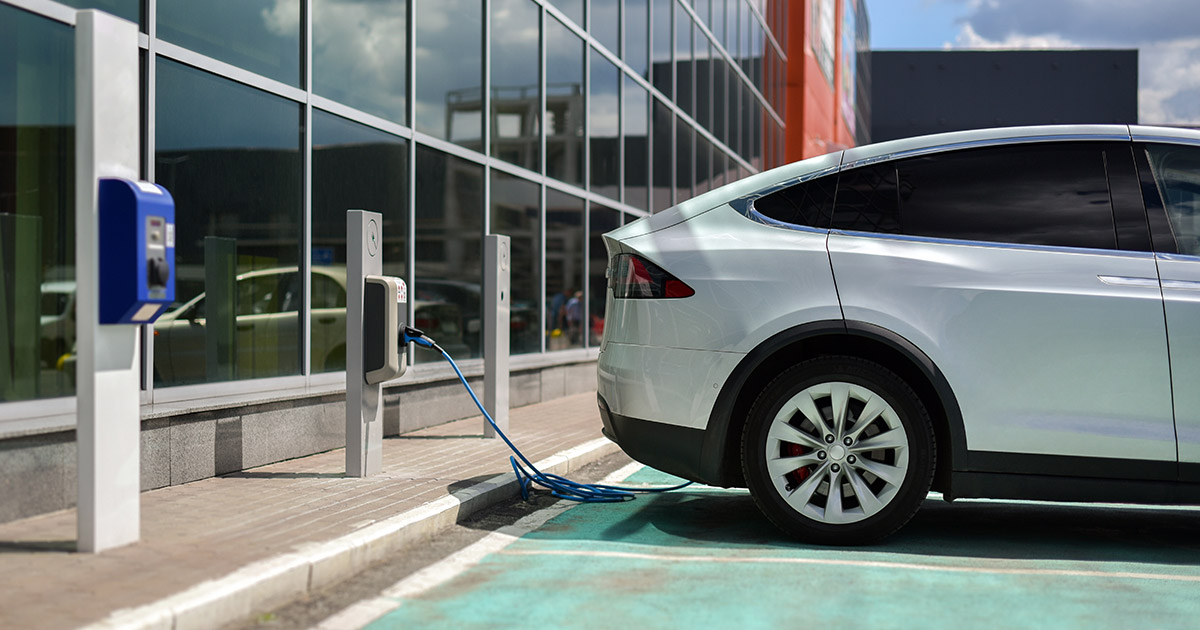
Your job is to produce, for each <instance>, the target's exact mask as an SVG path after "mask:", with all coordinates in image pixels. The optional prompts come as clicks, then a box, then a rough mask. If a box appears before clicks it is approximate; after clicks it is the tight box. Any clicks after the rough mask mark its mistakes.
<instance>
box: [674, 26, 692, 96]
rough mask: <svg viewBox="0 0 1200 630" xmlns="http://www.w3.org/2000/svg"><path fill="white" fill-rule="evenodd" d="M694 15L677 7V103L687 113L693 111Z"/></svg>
mask: <svg viewBox="0 0 1200 630" xmlns="http://www.w3.org/2000/svg"><path fill="white" fill-rule="evenodd" d="M694 72H695V64H694V63H693V62H692V17H691V16H690V15H688V12H687V11H685V10H683V8H682V7H676V8H675V104H676V105H679V107H680V109H682V110H683V111H684V113H686V114H687V115H689V116H691V115H692V114H693V113H694V112H693V111H692V84H693V83H694V79H693V78H692V75H693V73H694Z"/></svg>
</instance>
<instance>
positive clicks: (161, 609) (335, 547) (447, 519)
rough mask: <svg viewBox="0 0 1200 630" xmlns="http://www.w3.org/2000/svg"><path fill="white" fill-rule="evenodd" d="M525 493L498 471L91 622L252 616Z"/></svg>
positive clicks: (165, 625)
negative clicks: (328, 537) (327, 538)
mask: <svg viewBox="0 0 1200 630" xmlns="http://www.w3.org/2000/svg"><path fill="white" fill-rule="evenodd" d="M618 451H620V448H619V447H618V446H617V445H616V444H615V443H613V442H611V441H609V440H608V439H607V438H598V439H595V440H592V441H591V442H587V443H585V444H581V445H579V446H576V447H574V448H571V449H568V450H565V451H563V452H561V453H558V454H555V455H552V456H550V457H548V458H546V459H544V460H542V461H540V462H537V463H536V465H537V468H538V469H539V470H542V471H543V472H548V473H554V474H557V475H567V474H569V473H570V472H571V471H573V470H578V469H579V468H580V467H582V466H584V465H586V464H589V463H591V462H594V461H596V460H598V459H600V458H602V457H605V456H607V455H610V454H612V453H616V452H618ZM519 492H520V489H519V488H518V486H517V480H516V477H515V476H514V475H513V474H512V473H505V474H502V475H497V476H495V477H492V478H491V479H488V480H486V481H483V482H481V483H478V484H475V485H473V486H471V487H469V488H464V489H462V490H459V491H457V492H455V493H453V494H451V495H449V496H445V497H442V498H441V499H438V500H436V501H432V502H430V503H426V504H425V505H422V506H421V507H418V508H416V509H413V510H409V511H407V512H404V513H403V514H398V515H396V516H393V517H391V518H389V519H386V520H383V521H380V522H378V523H374V524H372V525H370V526H368V527H365V528H363V529H361V530H358V531H355V532H353V533H350V534H347V535H345V536H342V537H341V538H336V539H334V540H330V541H328V542H324V543H311V544H309V545H305V546H301V547H300V548H298V549H297V550H296V551H293V552H289V553H286V554H283V555H279V556H275V557H274V558H268V559H266V560H260V561H258V562H255V563H253V564H249V565H246V566H244V567H242V568H241V569H238V570H237V571H234V572H233V573H230V574H229V575H226V576H225V577H222V578H217V579H215V580H209V581H207V582H203V583H201V584H198V585H196V586H193V587H192V588H189V589H187V590H186V591H183V592H180V593H177V594H175V595H172V596H170V597H167V598H165V599H161V600H159V601H157V602H154V603H152V604H147V605H145V606H140V607H138V608H126V609H122V610H118V611H116V612H114V613H112V614H111V615H109V616H108V617H107V618H106V619H104V620H102V621H99V622H97V623H94V624H91V625H88V626H85V628H86V629H87V630H112V629H115V628H122V629H147V630H191V629H193V628H197V629H199V628H215V627H220V626H222V625H225V624H228V623H231V622H235V621H239V620H242V619H246V618H247V617H249V616H251V615H253V614H255V613H259V612H264V611H268V610H272V609H275V608H278V607H279V606H282V605H284V604H287V603H288V602H291V601H293V600H295V599H298V598H300V597H302V596H304V595H307V594H309V593H312V592H314V591H317V590H320V589H322V588H325V587H327V586H329V585H331V584H334V583H336V582H339V581H341V580H344V579H346V578H348V577H350V576H352V575H355V574H357V573H359V572H360V571H362V570H364V569H366V568H367V567H368V566H370V565H371V564H374V563H375V562H377V561H379V560H381V559H383V558H384V557H386V556H388V555H390V554H393V553H396V552H397V551H399V550H401V549H403V548H404V547H406V546H408V545H410V544H413V543H414V542H417V541H419V540H422V539H425V538H429V537H431V536H433V535H434V534H437V533H438V532H440V531H442V530H443V529H445V528H447V527H449V526H451V525H453V524H454V523H456V522H458V521H459V520H460V519H462V518H465V517H467V516H469V515H471V514H474V513H475V512H478V511H480V510H483V509H485V508H487V507H490V506H492V505H494V504H496V503H499V502H500V501H504V500H506V499H509V498H512V497H515V496H517V495H518V494H519Z"/></svg>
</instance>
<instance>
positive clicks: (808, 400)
mask: <svg viewBox="0 0 1200 630" xmlns="http://www.w3.org/2000/svg"><path fill="white" fill-rule="evenodd" d="M934 457H935V452H934V439H933V428H932V426H931V423H930V420H929V414H928V412H927V411H926V409H925V405H924V404H922V402H921V400H920V398H919V397H918V396H917V394H916V393H915V392H914V391H913V390H912V388H911V387H909V386H908V384H906V383H905V382H904V381H903V380H901V379H900V378H899V377H898V376H896V375H895V374H894V373H892V372H891V371H890V370H888V369H886V368H884V367H883V366H881V365H879V364H876V363H873V362H870V361H866V360H863V359H859V358H856V357H836V356H833V357H819V358H816V359H811V360H809V361H805V362H803V363H800V364H799V365H795V366H793V367H791V368H789V369H788V370H786V371H784V372H783V373H781V374H780V375H779V376H777V377H776V378H775V379H774V380H773V381H771V383H770V384H768V385H767V387H766V388H765V389H764V390H763V392H762V393H761V394H760V395H759V397H758V399H757V400H756V401H755V403H754V405H753V407H752V408H751V410H750V417H749V419H748V421H747V423H746V427H745V430H744V431H743V434H742V466H743V470H744V472H745V475H746V482H747V485H749V487H750V492H751V494H752V495H753V496H754V500H755V502H756V503H757V504H758V506H759V508H760V509H761V510H762V512H763V513H764V514H765V515H766V516H767V518H768V519H770V520H771V521H772V522H773V523H775V525H777V526H778V527H779V528H780V529H782V530H784V531H785V532H787V533H789V534H791V535H793V536H795V537H797V538H800V539H801V540H805V541H808V542H814V543H821V544H839V545H853V544H865V543H870V542H874V541H877V540H879V539H881V538H884V537H886V536H888V535H890V534H892V533H893V532H895V531H896V530H897V529H899V528H900V527H901V526H903V525H904V524H905V523H907V522H908V520H909V519H910V518H912V516H913V514H914V513H916V511H917V508H918V507H920V505H921V502H922V501H923V500H924V498H925V495H926V494H927V493H928V492H929V486H930V483H931V482H932V480H933V470H934Z"/></svg>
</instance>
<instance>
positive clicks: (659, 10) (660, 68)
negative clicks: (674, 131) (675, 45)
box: [650, 0, 675, 98]
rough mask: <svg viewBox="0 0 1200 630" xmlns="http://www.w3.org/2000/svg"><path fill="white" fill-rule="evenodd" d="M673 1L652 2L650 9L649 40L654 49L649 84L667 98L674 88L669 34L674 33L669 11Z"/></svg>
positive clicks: (654, 0)
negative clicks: (651, 24) (651, 41)
mask: <svg viewBox="0 0 1200 630" xmlns="http://www.w3.org/2000/svg"><path fill="white" fill-rule="evenodd" d="M674 4H675V2H674V0H653V4H652V5H651V7H650V10H651V12H652V15H651V18H652V19H653V32H652V33H651V38H652V39H653V40H654V41H653V44H654V48H653V50H652V53H651V58H650V65H651V75H652V76H653V78H652V79H651V81H650V82H651V84H652V85H654V87H655V88H656V89H657V90H658V91H659V92H662V93H663V94H665V95H666V97H667V98H671V96H672V95H673V94H674V92H673V91H672V88H673V87H674V84H673V81H672V80H671V33H672V32H673V31H674V24H675V22H674V21H673V18H672V15H671V9H672V8H673V7H674Z"/></svg>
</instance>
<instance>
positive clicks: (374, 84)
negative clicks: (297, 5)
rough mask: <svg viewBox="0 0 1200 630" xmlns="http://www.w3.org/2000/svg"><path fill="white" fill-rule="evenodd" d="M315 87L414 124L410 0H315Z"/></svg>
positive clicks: (370, 110)
mask: <svg viewBox="0 0 1200 630" xmlns="http://www.w3.org/2000/svg"><path fill="white" fill-rule="evenodd" d="M311 6H312V12H313V19H312V30H313V34H312V42H313V53H312V63H313V71H312V80H313V90H314V91H315V92H316V93H317V94H320V95H321V96H327V97H329V98H332V99H335V100H337V101H340V102H342V103H345V104H347V105H350V106H351V107H356V108H358V109H361V110H363V111H364V112H370V113H372V114H375V115H376V116H379V117H381V118H385V119H387V120H390V121H392V122H396V123H400V124H407V123H408V72H407V70H408V67H407V66H408V64H407V63H406V61H407V59H406V57H407V50H408V23H407V19H408V3H407V2H406V0H383V1H380V2H372V3H370V4H366V3H361V2H341V1H338V0H314V1H313V3H312V5H311Z"/></svg>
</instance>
